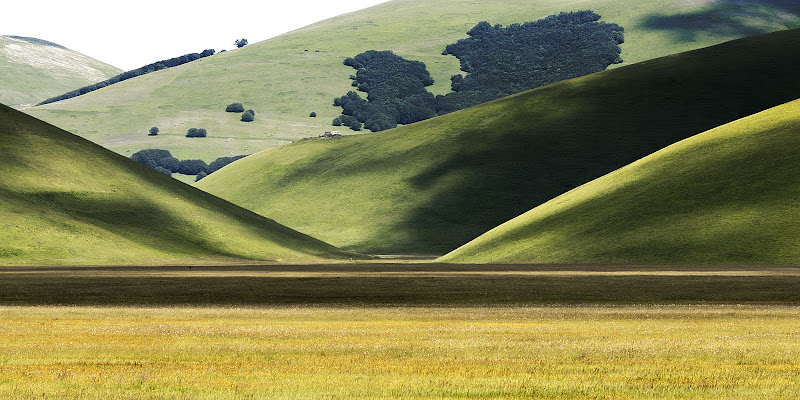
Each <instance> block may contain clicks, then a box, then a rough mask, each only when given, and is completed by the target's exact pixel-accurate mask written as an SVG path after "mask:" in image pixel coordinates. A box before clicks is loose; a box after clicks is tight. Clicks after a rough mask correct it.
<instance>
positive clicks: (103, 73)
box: [0, 36, 122, 105]
mask: <svg viewBox="0 0 800 400" xmlns="http://www.w3.org/2000/svg"><path fill="white" fill-rule="evenodd" d="M120 72H122V71H121V70H119V69H117V68H115V67H112V66H110V65H108V64H105V63H103V62H100V61H98V60H95V59H93V58H90V57H88V56H85V55H83V54H80V53H78V52H76V51H72V50H70V49H68V48H66V47H64V46H61V45H59V44H56V43H53V42H49V41H47V40H42V39H37V38H29V37H20V36H0V103H3V104H11V105H25V104H27V105H33V104H36V103H38V102H40V101H42V100H44V99H46V98H48V97H50V96H54V95H57V94H61V93H63V92H66V91H68V90H72V89H76V88H79V87H81V86H86V85H88V84H91V83H95V82H99V81H102V80H104V79H108V78H110V77H112V76H114V75H116V74H119V73H120Z"/></svg>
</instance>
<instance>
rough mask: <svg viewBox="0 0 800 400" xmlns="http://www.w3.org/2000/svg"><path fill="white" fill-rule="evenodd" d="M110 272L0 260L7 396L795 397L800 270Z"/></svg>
mask: <svg viewBox="0 0 800 400" xmlns="http://www.w3.org/2000/svg"><path fill="white" fill-rule="evenodd" d="M113 270H114V269H113V268H101V267H97V268H52V267H43V268H16V267H7V268H2V269H0V273H2V276H3V279H2V280H0V398H2V399H63V398H68V399H73V398H76V399H103V400H108V399H188V398H190V399H375V398H389V399H391V398H397V399H399V398H417V399H453V398H476V399H500V398H507V399H519V398H544V399H548V398H550V399H643V398H644V399H685V398H692V399H714V400H719V399H796V398H800V340H798V339H800V302H798V301H797V298H796V297H792V296H790V295H789V294H790V293H797V292H800V281H798V279H797V278H798V275H800V269H798V268H791V267H760V268H756V267H739V268H735V267H730V268H728V269H723V268H716V269H713V268H712V269H705V270H703V269H701V268H691V267H682V268H678V267H658V268H657V267H591V266H572V267H568V266H560V267H559V266H477V265H474V266H466V265H464V266H457V265H430V264H424V263H423V264H371V265H370V264H356V265H329V266H228V267H222V266H220V267H205V268H202V267H194V268H192V269H189V268H188V267H159V268H139V267H136V268H119V269H117V270H116V271H117V273H116V274H115V273H113ZM190 278H191V279H190ZM379 282H383V283H382V284H379ZM337 283H338V284H337ZM15 288H16V289H15ZM292 288H293V289H294V290H292ZM314 288H316V292H315V291H314ZM504 288H505V289H504ZM623 288H628V290H627V291H623V290H622V289H623ZM656 288H661V289H660V290H656ZM379 292H381V293H379ZM264 293H268V294H269V295H266V294H264ZM314 293H316V294H314ZM514 294H515V295H516V298H517V299H516V300H514V301H511V300H509V296H511V295H514ZM148 296H149V297H148ZM688 297H694V298H695V299H699V300H694V301H690V300H689V299H688ZM192 299H194V300H192ZM192 301H194V303H195V304H194V305H193V304H192ZM523 303H525V304H523ZM170 304H172V305H170Z"/></svg>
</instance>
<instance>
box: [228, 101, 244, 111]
mask: <svg viewBox="0 0 800 400" xmlns="http://www.w3.org/2000/svg"><path fill="white" fill-rule="evenodd" d="M225 111H226V112H235V113H240V112H244V106H243V105H242V103H231V104H228V106H227V107H225Z"/></svg>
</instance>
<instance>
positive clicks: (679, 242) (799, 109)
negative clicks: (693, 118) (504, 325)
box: [441, 100, 800, 265]
mask: <svg viewBox="0 0 800 400" xmlns="http://www.w3.org/2000/svg"><path fill="white" fill-rule="evenodd" d="M798 151H800V100H797V101H794V102H791V103H788V104H785V105H781V106H778V107H775V108H772V109H769V110H767V111H764V112H761V113H758V114H756V115H753V116H750V117H746V118H743V119H740V120H738V121H735V122H732V123H730V124H727V125H724V126H721V127H719V128H716V129H712V130H710V131H707V132H704V133H702V134H699V135H696V136H693V137H691V138H689V139H686V140H683V141H681V142H679V143H676V144H674V145H672V146H669V147H667V148H666V149H663V150H661V151H658V152H656V153H654V154H652V155H650V156H648V157H645V158H643V159H641V160H639V161H636V162H634V163H632V164H630V165H628V166H626V167H624V168H621V169H619V170H617V171H614V172H612V173H610V174H608V175H605V176H603V177H602V178H599V179H596V180H594V181H592V182H590V183H587V184H586V185H583V186H581V187H579V188H577V189H575V190H572V191H570V192H568V193H565V194H563V195H561V196H559V197H557V198H555V199H553V200H551V201H549V202H547V203H545V204H543V205H541V206H539V207H536V208H534V209H533V210H531V211H529V212H527V213H525V214H523V215H521V216H519V217H517V218H515V219H513V220H511V221H509V222H507V223H505V224H503V225H500V226H499V227H497V228H495V229H492V230H491V231H489V232H487V233H486V234H484V235H482V236H480V237H479V238H477V239H475V240H473V241H472V242H470V243H468V244H466V245H464V246H463V247H461V248H459V249H457V250H455V251H453V252H452V253H450V254H448V255H446V256H445V257H443V258H442V259H441V260H442V261H448V262H470V263H471V262H478V263H486V262H489V263H624V264H632V263H657V264H749V265H754V264H791V265H797V264H800V175H798V173H797V171H798V170H800V158H798V157H797V153H798Z"/></svg>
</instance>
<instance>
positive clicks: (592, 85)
mask: <svg viewBox="0 0 800 400" xmlns="http://www.w3.org/2000/svg"><path fill="white" fill-rule="evenodd" d="M798 46H800V30H793V31H782V32H776V33H772V34H768V35H763V36H758V37H752V38H746V39H740V40H737V41H733V42H728V43H725V44H722V45H718V46H714V47H710V48H707V49H702V50H697V51H693V52H688V53H682V54H679V55H675V56H670V57H665V58H660V59H656V60H652V61H648V62H644V63H640V64H636V65H630V66H627V67H623V68H618V69H614V70H610V71H605V72H601V73H598V74H594V75H589V76H586V77H582V78H578V79H574V80H569V81H565V82H562V83H558V84H554V85H551V86H547V87H543V88H540V89H535V90H532V91H529V92H525V93H521V94H518V95H515V96H511V97H507V98H504V99H501V100H498V101H494V102H491V103H486V104H483V105H480V106H477V107H473V108H470V109H467V110H462V111H459V112H456V113H452V114H448V115H445V116H443V117H439V118H435V119H431V120H427V121H423V122H421V123H417V124H413V125H409V126H405V127H402V128H398V129H394V130H391V131H386V132H380V133H375V134H365V135H358V136H346V137H343V138H340V139H328V140H323V139H317V140H307V141H302V142H297V143H294V144H291V145H288V146H282V147H279V148H276V149H270V150H267V151H264V152H261V153H259V154H256V155H253V156H250V157H248V158H245V159H243V160H240V161H238V162H236V163H234V164H232V165H230V166H229V167H226V168H223V169H222V170H220V171H218V172H216V173H214V174H212V175H211V176H209V177H208V178H206V179H204V180H202V181H201V182H200V183H199V184H198V187H199V188H201V189H203V190H207V191H209V192H211V193H214V194H216V195H218V196H220V197H222V198H225V199H228V200H230V201H232V202H234V203H236V204H239V205H241V206H243V207H245V208H248V209H251V210H254V211H256V212H259V213H269V215H270V216H271V217H273V218H275V220H276V221H278V222H280V223H282V224H285V225H287V226H290V227H292V228H294V229H298V230H300V231H303V232H307V233H308V234H311V235H313V236H315V237H318V238H321V239H322V240H326V241H328V242H330V243H333V244H334V245H337V246H344V247H345V248H348V249H357V250H359V251H363V252H388V253H394V252H399V253H407V252H411V253H415V252H423V253H437V252H440V254H444V253H446V252H448V251H451V250H453V249H455V248H456V247H458V246H460V245H462V244H464V243H466V242H467V241H469V240H472V239H474V238H475V237H477V236H478V235H480V234H482V233H484V232H486V231H487V230H489V229H491V228H494V227H495V226H497V225H499V224H501V223H503V222H506V221H508V220H509V219H511V218H514V217H516V216H518V215H520V214H522V213H524V212H526V211H528V210H530V209H531V208H533V207H535V206H537V205H539V204H541V203H544V202H546V201H548V200H550V199H552V198H553V197H556V196H558V195H560V194H562V193H564V192H565V191H567V190H570V189H572V188H575V187H577V186H579V185H581V184H584V183H586V182H589V181H591V180H593V179H595V178H598V177H600V176H602V175H604V174H606V173H608V172H611V171H613V170H615V169H617V168H620V167H622V166H624V165H626V164H628V163H631V162H633V161H635V160H637V159H639V158H642V157H644V156H646V155H648V154H650V153H653V152H655V151H657V150H659V149H661V148H663V147H665V146H667V145H669V144H672V143H675V142H677V141H679V140H682V139H685V138H687V137H689V136H692V135H695V134H697V133H700V132H703V131H705V130H708V129H711V128H714V127H717V126H719V125H722V124H724V123H727V122H731V121H733V120H736V119H738V118H742V117H745V116H747V115H751V114H754V113H756V112H759V111H762V110H764V109H767V108H769V107H773V106H776V105H779V104H782V103H785V102H788V101H791V100H794V99H796V98H797V97H798V94H800V75H798V74H796V73H795V72H796V70H797V67H798V65H800V58H798V55H797V52H795V51H794V50H795V49H797V48H798Z"/></svg>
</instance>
